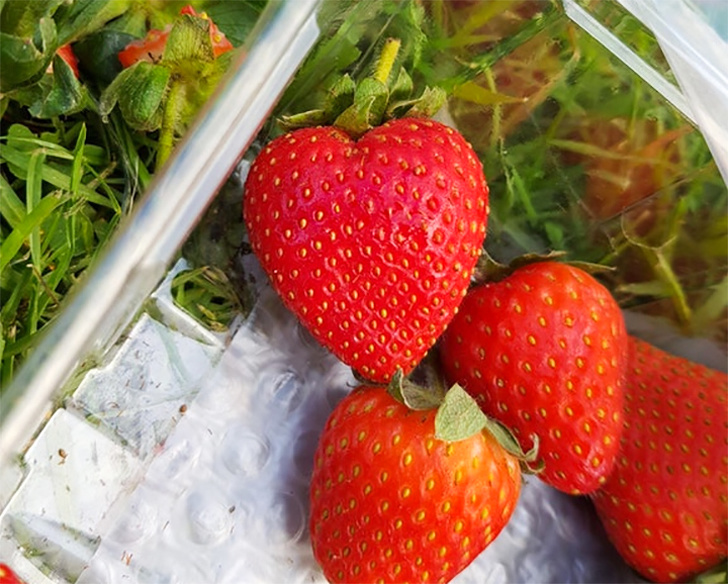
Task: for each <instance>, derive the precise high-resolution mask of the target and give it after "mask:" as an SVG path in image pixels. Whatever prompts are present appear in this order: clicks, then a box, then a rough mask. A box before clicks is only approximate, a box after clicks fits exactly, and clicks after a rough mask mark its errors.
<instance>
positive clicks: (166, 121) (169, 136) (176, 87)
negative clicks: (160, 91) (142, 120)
mask: <svg viewBox="0 0 728 584" xmlns="http://www.w3.org/2000/svg"><path fill="white" fill-rule="evenodd" d="M183 103H184V85H183V84H182V83H181V82H179V81H174V80H173V81H172V83H171V84H170V88H169V94H168V95H167V99H166V100H165V103H164V111H163V113H162V125H161V127H160V129H159V148H158V150H157V160H156V169H157V170H159V169H160V168H162V165H164V163H165V162H166V161H167V159H168V158H169V157H170V155H171V154H172V150H173V149H174V144H175V139H174V138H175V126H176V125H177V119H178V117H179V111H180V108H181V107H182V105H183Z"/></svg>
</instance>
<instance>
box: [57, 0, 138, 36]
mask: <svg viewBox="0 0 728 584" xmlns="http://www.w3.org/2000/svg"><path fill="white" fill-rule="evenodd" d="M131 3H132V0H113V2H99V1H98V0H74V1H73V2H64V3H63V4H62V5H61V6H60V7H59V8H58V11H57V12H56V13H55V15H54V19H55V21H56V23H57V25H58V44H59V45H64V44H66V43H68V42H72V41H74V40H76V39H79V38H81V37H84V36H86V35H88V34H90V33H92V32H93V31H95V30H98V29H99V28H101V27H102V26H103V25H104V24H106V23H107V22H108V21H110V20H113V19H114V18H116V17H118V16H120V15H122V14H123V13H124V12H126V11H127V10H128V9H129V6H131Z"/></svg>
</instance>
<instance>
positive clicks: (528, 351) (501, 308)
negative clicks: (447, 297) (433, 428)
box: [440, 261, 627, 494]
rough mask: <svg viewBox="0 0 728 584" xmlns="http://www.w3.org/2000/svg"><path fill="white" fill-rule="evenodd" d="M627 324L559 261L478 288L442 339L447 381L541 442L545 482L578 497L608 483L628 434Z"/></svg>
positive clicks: (588, 280) (606, 298)
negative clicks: (625, 431) (625, 429)
mask: <svg viewBox="0 0 728 584" xmlns="http://www.w3.org/2000/svg"><path fill="white" fill-rule="evenodd" d="M626 341H627V334H626V332H625V327H624V320H623V318H622V314H621V312H620V310H619V307H618V306H617V304H616V302H615V301H614V299H613V298H612V297H611V296H610V294H609V292H608V291H607V290H606V288H604V287H603V286H602V285H601V284H600V283H599V282H597V281H596V280H595V279H594V278H593V277H592V276H590V275H589V274H587V273H586V272H584V271H583V270H580V269H578V268H575V267H572V266H569V265H566V264H561V263H557V262H551V261H548V262H539V263H534V264H530V265H527V266H525V267H521V268H519V269H517V270H516V271H514V272H513V273H512V274H511V275H510V276H509V277H507V278H506V279H504V280H502V281H500V282H495V283H488V284H485V285H482V286H479V287H476V288H474V289H473V290H472V291H471V292H470V293H469V294H468V296H467V297H466V298H465V300H464V301H463V303H462V305H461V306H460V311H459V312H458V315H457V316H456V317H455V319H453V321H452V323H451V324H450V326H449V328H448V329H447V331H445V334H444V335H443V338H442V345H441V351H440V355H441V361H442V365H443V368H444V372H445V377H446V378H447V379H448V381H450V382H457V383H459V384H460V385H462V386H463V387H464V388H465V389H466V390H467V391H468V392H469V393H470V394H471V395H473V396H474V397H475V398H476V399H477V400H478V402H479V403H480V405H481V407H482V408H483V411H484V412H485V413H486V414H487V415H489V416H491V417H493V418H496V419H497V420H500V421H501V422H503V423H504V424H505V425H506V426H508V427H509V428H511V429H512V430H513V433H514V434H515V436H516V437H517V438H518V439H519V441H520V442H521V446H522V447H523V448H524V449H527V448H531V444H530V442H531V440H532V438H531V437H532V435H534V434H536V435H537V436H538V437H539V438H540V450H539V452H540V453H541V455H542V456H541V458H542V460H543V462H544V463H545V469H544V470H543V472H542V473H541V474H540V475H539V476H540V477H541V478H542V479H543V480H544V481H545V482H547V483H549V484H550V485H552V486H554V487H556V488H558V489H560V490H562V491H565V492H567V493H572V494H580V493H588V492H590V491H593V490H594V489H596V488H597V487H598V486H599V485H600V484H601V483H603V482H604V480H605V478H606V476H607V475H608V474H609V472H610V471H611V469H612V467H613V465H614V459H615V456H616V454H617V450H618V447H619V437H620V435H621V432H622V404H623V388H622V376H623V373H624V368H625V359H626Z"/></svg>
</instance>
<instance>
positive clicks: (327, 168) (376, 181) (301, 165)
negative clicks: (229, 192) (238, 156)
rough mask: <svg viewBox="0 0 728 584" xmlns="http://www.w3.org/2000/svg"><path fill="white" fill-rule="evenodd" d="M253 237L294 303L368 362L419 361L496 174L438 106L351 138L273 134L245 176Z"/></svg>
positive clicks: (457, 289) (468, 264) (355, 360)
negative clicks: (486, 171) (488, 176)
mask: <svg viewBox="0 0 728 584" xmlns="http://www.w3.org/2000/svg"><path fill="white" fill-rule="evenodd" d="M245 190H246V194H245V205H244V217H245V222H246V225H247V227H248V231H249V237H250V243H251V245H252V248H253V251H254V252H255V254H256V255H257V257H258V259H259V260H260V262H261V264H262V266H263V268H264V270H265V271H266V273H267V274H268V275H269V277H270V279H271V281H272V283H273V286H274V287H275V289H276V290H277V292H278V293H279V294H280V296H281V297H282V299H283V301H284V302H285V303H286V305H287V306H288V307H289V308H290V309H291V310H292V311H293V312H294V313H295V314H296V315H297V316H298V318H299V319H300V320H301V321H302V322H303V324H304V325H305V326H306V328H307V329H308V330H309V331H310V332H311V333H312V334H313V336H314V337H315V338H316V339H317V340H318V341H319V342H320V343H321V344H323V345H324V346H326V347H327V348H328V349H329V350H331V351H332V352H333V353H334V354H336V355H337V356H338V357H339V358H340V359H341V360H342V361H344V362H345V363H347V364H349V365H351V366H352V367H353V368H354V369H355V370H356V371H357V372H358V373H359V374H361V375H362V376H364V377H366V378H368V379H370V380H372V381H378V382H385V381H388V380H389V379H390V378H391V377H392V375H393V374H394V372H395V371H396V370H397V369H402V370H403V371H404V372H405V373H407V372H409V371H410V370H412V369H413V368H414V367H415V365H416V364H417V363H418V362H419V361H420V360H421V358H422V357H423V356H424V355H425V353H426V352H427V350H428V349H429V348H430V347H431V346H432V345H433V344H434V342H435V341H436V339H437V338H438V336H439V335H440V333H442V331H443V330H444V329H445V327H446V326H447V324H448V323H449V322H450V320H451V319H452V317H453V316H454V314H455V312H456V310H457V307H458V305H459V304H460V302H461V301H462V299H463V296H464V295H465V293H466V291H467V289H468V285H469V284H470V277H471V275H472V271H473V268H474V266H475V263H476V261H477V259H478V256H479V255H480V252H481V247H482V244H483V240H484V238H485V228H486V220H487V215H488V187H487V185H486V182H485V177H484V175H483V170H482V165H481V163H480V161H479V160H478V158H477V156H476V154H475V153H474V152H473V150H472V148H471V147H470V145H469V144H468V143H467V142H466V141H465V139H464V138H463V137H462V136H461V135H460V134H459V133H458V132H456V131H455V130H453V129H452V128H450V127H448V126H445V125H443V124H440V123H438V122H435V121H432V120H429V119H419V118H402V119H398V120H393V121H390V122H388V123H386V124H384V125H382V126H379V127H376V128H374V129H373V130H370V131H369V132H367V133H365V134H364V135H363V136H362V137H361V138H359V139H358V140H356V141H355V140H353V139H352V138H351V137H349V135H348V134H346V133H345V132H344V131H342V130H340V129H337V128H335V127H331V126H326V127H316V128H305V129H301V130H296V131H294V132H291V133H289V134H286V135H284V136H281V137H279V138H277V139H275V140H273V141H272V142H271V143H270V144H269V145H268V146H267V147H266V148H265V149H264V150H263V151H262V152H261V153H260V155H259V156H258V157H257V158H256V160H255V161H254V162H253V164H252V166H251V168H250V172H249V175H248V178H247V181H246V185H245Z"/></svg>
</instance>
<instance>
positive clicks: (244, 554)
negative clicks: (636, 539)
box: [78, 285, 642, 584]
mask: <svg viewBox="0 0 728 584" xmlns="http://www.w3.org/2000/svg"><path fill="white" fill-rule="evenodd" d="M354 385H355V380H354V378H353V377H352V375H351V372H350V370H349V369H348V368H347V367H345V366H344V365H343V364H341V363H340V362H339V361H338V360H337V359H336V358H335V357H333V356H332V355H331V354H329V353H328V352H327V351H326V350H325V349H323V348H322V347H321V346H319V345H318V344H317V343H316V342H315V341H314V340H313V339H312V338H311V337H310V336H309V335H308V333H307V332H306V331H305V330H304V329H302V327H301V326H300V324H298V322H297V320H296V319H295V318H294V317H293V316H292V315H291V314H290V313H289V312H288V311H287V310H286V309H285V308H284V307H283V306H282V304H281V303H280V301H279V300H278V298H277V297H276V295H275V294H274V293H273V291H272V290H271V289H270V288H268V287H267V286H265V285H262V287H261V290H260V298H259V301H258V303H257V305H256V308H255V310H254V312H253V313H252V314H251V316H250V317H249V319H248V320H247V322H246V323H245V324H244V325H243V326H242V327H241V328H240V329H239V330H238V331H237V333H236V334H235V336H234V337H233V338H232V340H231V342H230V344H229V346H228V347H227V348H226V350H225V351H224V354H223V355H222V357H221V359H220V360H219V362H218V363H217V365H216V367H215V368H214V369H213V370H212V371H211V372H209V373H208V375H207V377H206V380H205V381H204V382H203V385H202V387H201V389H200V391H199V393H198V394H197V396H196V397H195V398H194V399H193V400H191V401H190V403H187V404H185V406H184V408H183V410H184V413H183V416H182V418H181V419H180V420H179V422H178V423H177V425H176V426H175V428H174V430H173V431H172V432H171V433H170V434H169V436H168V437H167V438H166V440H165V441H164V444H163V446H161V449H160V451H159V452H158V453H157V454H156V456H155V457H154V458H153V460H152V461H151V463H150V465H149V467H148V469H147V470H146V472H145V474H144V476H143V478H142V479H141V480H140V482H139V483H138V484H137V486H136V488H135V489H134V490H133V492H131V493H130V494H129V496H128V497H127V498H126V500H125V503H124V505H125V509H124V510H122V511H121V512H118V513H117V514H116V515H117V517H118V519H117V521H116V522H115V523H114V524H113V525H112V526H111V528H110V529H109V530H108V532H107V534H106V536H105V537H103V539H102V541H101V543H100V545H99V546H98V548H97V549H96V551H95V553H94V555H93V557H92V558H91V559H90V561H89V562H88V566H87V567H86V569H85V570H83V572H82V573H81V574H80V577H79V578H78V582H79V583H80V584H96V583H99V582H108V583H115V582H119V583H121V582H139V583H141V584H145V583H150V584H151V583H155V584H162V583H168V584H187V583H189V584H199V583H201V582H217V583H220V584H223V583H246V584H247V583H250V584H255V583H261V584H271V583H278V582H280V583H283V582H285V583H289V584H295V583H299V582H300V583H304V582H306V583H324V582H325V579H324V577H323V575H322V573H321V571H320V569H319V568H318V566H317V565H316V563H315V561H314V559H313V556H312V553H311V549H310V541H309V535H308V530H307V522H308V481H309V478H310V475H311V467H312V459H313V453H314V450H315V448H316V443H317V439H318V436H319V434H320V432H321V430H322V428H323V425H324V423H325V420H326V418H327V417H328V415H329V414H330V412H331V411H332V409H333V408H334V406H335V405H336V404H337V403H338V402H339V400H340V399H341V398H342V397H343V396H345V395H346V394H347V392H348V391H350V389H351V388H352V387H353V386H354ZM641 581H642V580H640V579H639V578H638V577H637V576H636V575H635V574H634V573H633V572H632V571H631V570H630V569H629V568H628V567H626V566H625V564H624V563H623V562H622V561H621V559H620V558H619V557H618V556H617V555H616V552H614V550H613V549H612V548H611V546H610V545H609V543H608V542H607V540H606V539H605V535H604V533H603V531H602V529H601V526H600V525H599V522H598V520H597V519H596V515H595V514H594V512H593V509H592V508H591V507H590V503H589V502H588V501H587V500H585V499H583V498H574V497H569V496H567V495H563V494H561V493H559V492H557V491H555V490H554V489H551V488H550V487H548V486H546V485H544V484H543V483H541V482H540V481H539V480H538V479H536V478H533V477H531V478H528V479H527V482H526V484H525V485H524V488H523V491H522V495H521V498H520V501H519V504H518V506H517V508H516V511H515V513H514V515H513V518H512V520H511V521H510V523H509V524H508V526H507V527H506V528H505V530H504V531H503V532H502V533H501V535H500V536H499V537H498V538H497V539H496V540H495V542H494V543H493V544H491V546H490V547H489V548H488V549H486V550H485V552H484V553H482V554H481V555H480V556H479V557H478V558H477V559H476V560H475V561H474V562H473V563H472V564H471V565H470V566H469V567H468V568H467V569H466V570H465V571H463V572H462V573H461V574H460V575H459V576H458V577H457V578H456V579H455V582H456V583H457V584H469V583H478V584H484V583H497V582H627V583H629V582H641Z"/></svg>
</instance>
